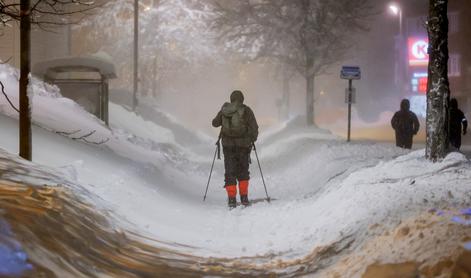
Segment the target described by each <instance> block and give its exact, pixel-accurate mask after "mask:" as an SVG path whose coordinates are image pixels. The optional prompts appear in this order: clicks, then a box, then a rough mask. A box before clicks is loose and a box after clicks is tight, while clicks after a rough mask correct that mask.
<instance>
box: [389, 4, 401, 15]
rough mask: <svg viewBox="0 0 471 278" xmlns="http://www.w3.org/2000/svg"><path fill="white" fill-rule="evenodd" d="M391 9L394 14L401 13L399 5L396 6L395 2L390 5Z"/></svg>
mask: <svg viewBox="0 0 471 278" xmlns="http://www.w3.org/2000/svg"><path fill="white" fill-rule="evenodd" d="M389 10H390V11H391V12H392V13H393V14H394V15H398V14H399V11H400V9H399V7H398V6H396V5H395V4H391V5H389Z"/></svg>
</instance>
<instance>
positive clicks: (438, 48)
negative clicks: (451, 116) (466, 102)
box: [425, 0, 450, 161]
mask: <svg viewBox="0 0 471 278" xmlns="http://www.w3.org/2000/svg"><path fill="white" fill-rule="evenodd" d="M447 5H448V1H447V0H430V8H429V20H428V36H429V44H430V46H429V49H430V53H429V54H430V62H429V66H428V85H427V119H426V133H427V142H426V151H425V156H426V158H427V159H429V160H432V161H436V160H437V159H441V158H444V157H445V155H446V154H447V150H448V130H447V129H448V102H449V99H450V88H449V83H448V18H447Z"/></svg>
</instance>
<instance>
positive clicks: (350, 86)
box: [347, 79, 352, 142]
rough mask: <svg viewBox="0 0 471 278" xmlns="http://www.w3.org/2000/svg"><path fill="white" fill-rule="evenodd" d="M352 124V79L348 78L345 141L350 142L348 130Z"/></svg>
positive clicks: (349, 130)
mask: <svg viewBox="0 0 471 278" xmlns="http://www.w3.org/2000/svg"><path fill="white" fill-rule="evenodd" d="M351 125H352V80H351V79H348V129H347V142H350V132H351Z"/></svg>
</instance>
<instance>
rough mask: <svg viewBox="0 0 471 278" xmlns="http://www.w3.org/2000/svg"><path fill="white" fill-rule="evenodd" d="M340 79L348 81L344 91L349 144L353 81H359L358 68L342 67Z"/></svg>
mask: <svg viewBox="0 0 471 278" xmlns="http://www.w3.org/2000/svg"><path fill="white" fill-rule="evenodd" d="M340 78H341V79H348V88H347V90H346V91H345V102H346V103H347V104H348V127H347V142H350V134H351V126H352V103H355V93H356V91H355V88H353V86H352V83H353V80H360V79H361V71H360V67H358V66H343V67H342V70H341V71H340Z"/></svg>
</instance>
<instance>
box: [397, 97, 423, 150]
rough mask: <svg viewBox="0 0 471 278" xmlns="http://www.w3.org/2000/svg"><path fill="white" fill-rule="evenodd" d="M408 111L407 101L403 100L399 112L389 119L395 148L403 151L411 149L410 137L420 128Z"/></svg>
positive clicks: (412, 114)
mask: <svg viewBox="0 0 471 278" xmlns="http://www.w3.org/2000/svg"><path fill="white" fill-rule="evenodd" d="M409 109H410V103H409V100H408V99H403V100H402V101H401V110H399V111H397V112H396V113H395V114H394V116H393V117H392V119H391V126H392V128H393V129H394V131H395V132H396V146H398V147H401V148H405V149H411V148H412V137H413V136H414V135H416V134H417V132H418V131H419V128H420V124H419V120H418V119H417V116H416V115H415V114H414V112H412V111H410V110H409Z"/></svg>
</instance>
